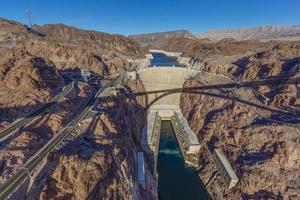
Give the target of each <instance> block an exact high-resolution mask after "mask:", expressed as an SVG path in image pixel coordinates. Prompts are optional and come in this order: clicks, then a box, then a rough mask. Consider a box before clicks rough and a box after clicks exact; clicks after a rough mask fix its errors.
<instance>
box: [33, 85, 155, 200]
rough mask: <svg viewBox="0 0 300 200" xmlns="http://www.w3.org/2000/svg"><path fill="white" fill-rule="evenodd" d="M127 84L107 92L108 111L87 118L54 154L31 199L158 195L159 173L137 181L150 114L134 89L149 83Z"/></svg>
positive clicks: (148, 198)
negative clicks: (143, 182)
mask: <svg viewBox="0 0 300 200" xmlns="http://www.w3.org/2000/svg"><path fill="white" fill-rule="evenodd" d="M125 85H127V86H125V88H124V89H122V90H121V92H120V93H119V94H118V95H117V96H113V95H112V94H108V96H105V97H103V100H101V102H102V103H101V104H100V105H99V108H101V109H102V110H103V111H104V113H102V114H99V115H98V116H95V117H93V118H88V119H86V120H85V121H83V122H82V125H81V126H80V127H81V128H80V129H81V130H80V131H79V132H77V133H76V132H75V133H74V134H73V136H72V137H71V138H69V141H68V143H67V144H66V145H65V146H64V147H63V148H61V149H60V150H58V151H56V152H55V153H54V154H53V156H51V157H50V158H49V159H48V161H47V166H52V167H51V169H52V170H51V172H49V171H47V170H45V171H44V172H42V173H41V174H40V175H39V177H38V178H37V179H36V180H35V183H34V187H35V186H36V187H38V192H37V191H36V190H34V189H33V190H32V191H31V193H30V197H29V199H31V198H37V199H116V200H117V199H128V200H129V199H130V200H131V199H136V200H139V199H145V200H151V199H155V195H156V194H154V193H151V190H153V189H154V185H155V184H154V179H153V177H151V175H150V176H149V179H148V181H151V179H152V181H153V182H148V183H146V185H145V186H143V185H141V184H139V183H138V181H137V165H136V164H137V152H138V151H141V147H140V145H139V142H138V141H140V137H141V136H140V134H141V129H142V127H143V126H144V123H145V121H144V119H146V117H145V111H144V105H143V104H144V102H143V100H142V99H136V98H135V97H134V95H133V93H132V92H133V91H140V89H142V88H143V87H142V86H141V84H140V83H138V82H132V81H131V82H127V84H125ZM80 132H81V133H80ZM147 173H148V174H149V171H148V168H147V167H146V174H147ZM34 187H32V188H34Z"/></svg>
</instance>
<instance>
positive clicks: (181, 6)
mask: <svg viewBox="0 0 300 200" xmlns="http://www.w3.org/2000/svg"><path fill="white" fill-rule="evenodd" d="M26 8H29V9H30V10H31V13H32V18H33V23H36V24H39V25H41V24H45V23H65V24H68V25H72V26H76V27H80V28H84V29H93V30H98V31H104V32H109V33H120V34H124V35H128V34H135V33H146V32H158V31H167V30H176V29H188V30H190V31H191V32H192V33H201V32H205V31H209V30H215V29H224V28H240V27H253V26H257V25H294V24H300V0H98V1H97V0H69V1H67V0H48V1H42V0H39V1H38V0H3V1H1V3H0V17H4V18H7V19H13V20H17V21H20V22H23V23H26V24H28V19H27V17H26V15H25V10H26Z"/></svg>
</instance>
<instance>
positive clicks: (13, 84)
mask: <svg viewBox="0 0 300 200" xmlns="http://www.w3.org/2000/svg"><path fill="white" fill-rule="evenodd" d="M60 84H63V79H62V77H61V76H60V75H59V73H58V71H57V69H56V68H55V66H54V65H53V63H52V62H51V61H49V60H47V59H44V58H42V57H37V56H33V55H32V54H30V53H28V52H27V51H22V50H16V49H13V50H12V49H8V50H6V51H5V52H3V53H2V54H1V58H0V93H1V95H0V106H1V109H0V113H1V119H2V120H3V119H14V118H16V117H20V116H23V114H24V112H30V110H32V109H33V107H34V106H36V105H37V104H38V103H42V102H45V101H47V100H48V99H49V97H50V95H51V94H53V93H54V92H55V89H56V88H57V86H58V85H60Z"/></svg>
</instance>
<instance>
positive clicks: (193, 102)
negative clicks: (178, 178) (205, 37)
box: [181, 42, 300, 199]
mask: <svg viewBox="0 0 300 200" xmlns="http://www.w3.org/2000/svg"><path fill="white" fill-rule="evenodd" d="M299 50H300V48H299V43H298V42H287V43H280V44H278V45H275V46H273V47H270V48H267V49H266V50H263V51H261V52H258V53H254V54H252V55H250V56H245V57H243V55H241V56H240V57H241V58H238V59H237V58H236V59H232V58H231V59H223V65H220V64H219V63H218V62H213V61H211V62H209V61H207V62H206V63H204V69H205V71H207V72H208V73H206V72H202V73H200V74H199V75H198V76H197V77H195V78H191V79H189V80H188V81H187V82H186V83H185V87H186V88H187V87H200V86H203V85H216V84H217V85H219V86H218V87H216V88H215V89H210V90H200V89H199V90H198V91H197V92H194V93H190V94H189V93H185V94H183V95H182V99H181V107H182V111H183V113H184V114H185V116H186V118H187V119H188V121H189V124H190V126H191V128H192V129H193V131H194V132H195V133H196V134H197V135H198V138H199V140H200V142H201V143H202V145H203V148H202V150H201V151H200V153H199V160H200V163H199V164H200V166H201V167H200V170H199V175H200V177H201V179H202V180H203V181H204V183H207V182H208V180H209V177H210V176H211V175H212V174H213V173H214V172H216V171H217V168H216V163H215V161H214V159H213V158H212V150H213V148H221V149H222V150H223V152H224V153H225V155H226V157H227V159H228V160H229V162H230V163H231V165H232V166H233V168H234V170H235V172H236V173H237V175H238V177H239V179H240V181H239V183H238V184H237V186H236V187H235V188H233V189H231V190H230V191H228V189H227V187H228V185H227V183H226V181H225V179H224V178H223V177H222V175H218V176H217V177H216V179H215V180H213V181H212V183H211V184H210V185H209V186H208V188H207V189H208V191H209V192H210V194H211V196H212V197H213V198H214V199H298V198H299V192H300V184H299V179H300V177H299V174H300V171H299V169H300V160H299V155H300V145H299V144H300V143H299V141H300V129H299V128H300V127H299V126H298V125H297V124H298V123H299V122H298V117H299V110H298V107H299V103H300V102H299V97H298V90H297V88H298V86H297V85H298V84H297V82H296V83H295V82H294V83H290V84H289V81H291V80H293V79H295V78H297V77H298V73H297V71H298V70H299V59H298V57H299V56H300V52H299ZM224 60H225V61H227V62H225V61H224ZM230 65H231V66H232V67H230V70H228V69H226V67H228V66H230ZM222 68H223V69H222ZM216 74H219V75H221V76H217V75H216ZM224 75H226V76H227V77H229V78H226V77H224ZM275 76H277V77H278V76H279V77H280V78H281V79H280V80H278V81H276V82H275V83H274V82H271V81H265V82H262V84H261V85H259V86H257V85H253V86H251V85H250V86H248V87H243V86H241V85H239V86H238V87H234V88H226V87H222V85H224V86H226V84H228V83H233V82H235V81H240V82H243V81H253V80H265V79H266V80H268V79H271V78H272V77H275ZM262 95H264V96H265V98H266V99H264V98H263V99H262Z"/></svg>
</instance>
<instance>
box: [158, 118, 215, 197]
mask: <svg viewBox="0 0 300 200" xmlns="http://www.w3.org/2000/svg"><path fill="white" fill-rule="evenodd" d="M157 172H158V176H159V177H158V194H159V200H210V197H209V195H208V193H207V191H206V189H205V186H204V185H203V183H202V181H201V179H200V178H199V176H198V175H197V173H196V171H195V169H193V168H190V167H187V166H186V165H185V163H184V159H183V157H182V154H181V152H180V149H179V146H178V143H177V140H176V137H175V133H174V130H173V127H172V124H171V122H170V121H163V123H162V127H161V137H160V145H159V152H158V163H157Z"/></svg>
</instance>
